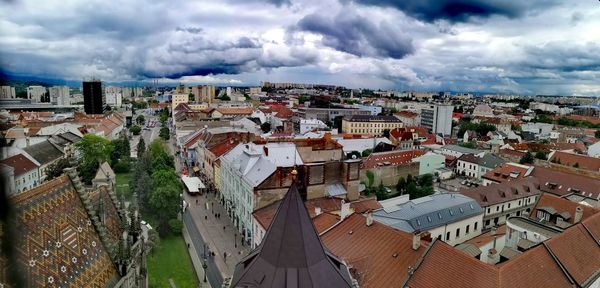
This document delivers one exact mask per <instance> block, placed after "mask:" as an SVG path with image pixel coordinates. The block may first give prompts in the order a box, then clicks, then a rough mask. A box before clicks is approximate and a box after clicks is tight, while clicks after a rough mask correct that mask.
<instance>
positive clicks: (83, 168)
mask: <svg viewBox="0 0 600 288" xmlns="http://www.w3.org/2000/svg"><path fill="white" fill-rule="evenodd" d="M98 167H100V164H99V163H98V161H87V162H86V161H80V162H79V165H78V166H77V171H79V177H81V181H83V183H85V184H87V185H90V184H92V179H94V177H95V176H96V172H97V171H98Z"/></svg>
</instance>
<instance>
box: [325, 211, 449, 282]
mask: <svg viewBox="0 0 600 288" xmlns="http://www.w3.org/2000/svg"><path fill="white" fill-rule="evenodd" d="M321 241H322V242H323V244H325V246H326V247H327V248H328V249H329V250H330V251H331V252H332V253H333V254H334V255H336V256H337V257H338V258H340V259H342V260H343V261H345V262H346V263H347V264H348V266H349V267H351V269H350V270H351V273H352V274H353V277H354V278H355V279H356V280H357V281H358V283H359V286H360V287H400V286H401V285H402V283H403V282H404V281H405V280H406V279H407V277H408V268H409V267H411V266H414V265H415V263H416V262H417V260H418V259H419V257H421V255H423V253H424V251H425V247H424V246H421V247H420V248H419V249H418V250H416V251H415V250H413V249H412V235H410V234H408V233H405V232H402V231H399V230H395V229H393V228H390V227H388V226H386V225H384V224H381V223H377V222H373V224H372V225H371V226H367V225H366V218H365V217H364V216H362V215H360V214H352V215H350V216H349V217H348V218H346V219H344V221H342V222H341V223H339V224H337V225H336V226H335V227H333V228H332V229H331V230H329V231H327V232H326V233H325V234H323V235H321ZM459 253H460V252H459Z"/></svg>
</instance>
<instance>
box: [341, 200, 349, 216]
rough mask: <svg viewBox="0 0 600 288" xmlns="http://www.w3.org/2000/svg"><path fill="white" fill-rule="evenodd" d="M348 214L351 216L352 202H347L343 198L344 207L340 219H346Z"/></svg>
mask: <svg viewBox="0 0 600 288" xmlns="http://www.w3.org/2000/svg"><path fill="white" fill-rule="evenodd" d="M348 216H350V203H346V201H344V200H342V209H341V211H340V220H344V219H346V217H348Z"/></svg>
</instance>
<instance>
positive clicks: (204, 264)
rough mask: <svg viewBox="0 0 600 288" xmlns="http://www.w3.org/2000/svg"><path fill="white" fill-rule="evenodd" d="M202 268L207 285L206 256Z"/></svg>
mask: <svg viewBox="0 0 600 288" xmlns="http://www.w3.org/2000/svg"><path fill="white" fill-rule="evenodd" d="M202 268H203V269H204V283H206V268H208V265H206V256H205V257H204V263H202Z"/></svg>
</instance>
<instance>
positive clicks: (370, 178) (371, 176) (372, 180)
mask: <svg viewBox="0 0 600 288" xmlns="http://www.w3.org/2000/svg"><path fill="white" fill-rule="evenodd" d="M365 174H366V176H367V180H368V181H369V182H367V187H368V188H371V187H373V184H374V183H375V174H373V171H371V170H367V172H366V173H365Z"/></svg>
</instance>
